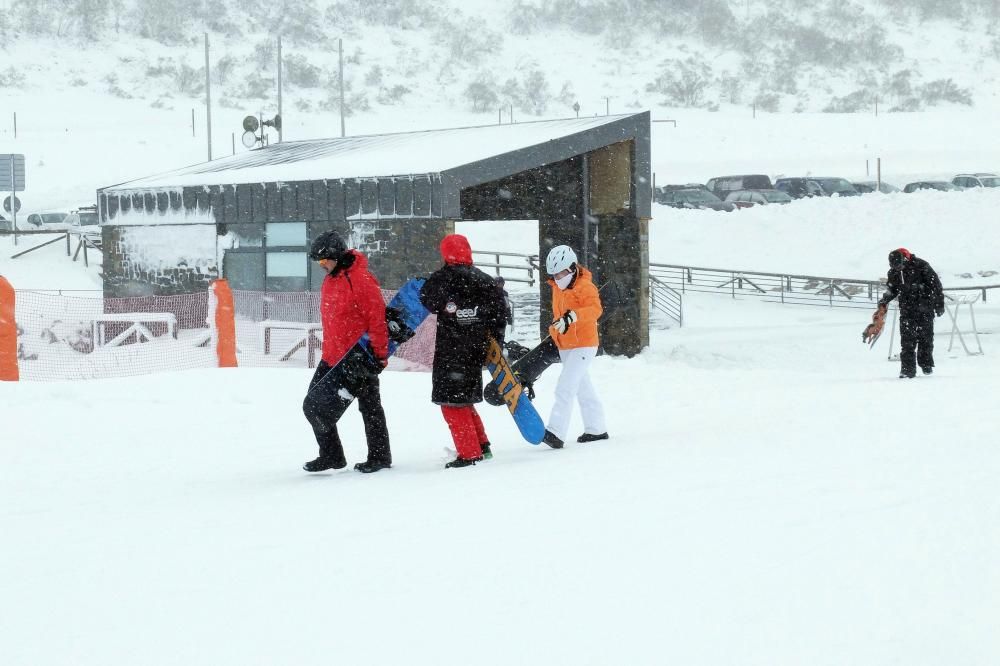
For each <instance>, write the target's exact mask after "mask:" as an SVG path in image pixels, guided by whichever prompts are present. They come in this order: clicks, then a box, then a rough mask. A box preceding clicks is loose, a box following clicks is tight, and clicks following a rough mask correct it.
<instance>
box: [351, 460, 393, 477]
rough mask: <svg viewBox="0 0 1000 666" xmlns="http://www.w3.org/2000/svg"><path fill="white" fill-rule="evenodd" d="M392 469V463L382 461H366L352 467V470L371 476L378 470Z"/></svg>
mask: <svg viewBox="0 0 1000 666" xmlns="http://www.w3.org/2000/svg"><path fill="white" fill-rule="evenodd" d="M390 467H392V463H387V462H385V461H382V460H366V461H365V462H360V463H358V464H357V465H355V466H354V469H356V470H358V471H359V472H361V473H362V474H371V473H372V472H377V471H379V470H380V469H389V468H390Z"/></svg>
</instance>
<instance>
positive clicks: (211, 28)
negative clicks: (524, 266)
mask: <svg viewBox="0 0 1000 666" xmlns="http://www.w3.org/2000/svg"><path fill="white" fill-rule="evenodd" d="M965 1H966V4H967V5H968V6H969V8H970V9H969V10H968V11H966V12H963V13H960V15H961V18H960V19H956V18H954V17H950V16H949V15H948V14H947V13H943V14H942V13H941V12H937V10H936V9H935V8H934V6H933V5H938V4H940V3H929V2H925V1H924V0H912V1H910V2H902V1H896V0H886V1H885V2H881V3H869V5H866V6H861V5H854V4H850V3H848V4H843V3H835V4H836V7H834V6H832V5H829V3H823V2H802V1H801V0H796V1H795V2H792V1H791V0H782V1H781V2H768V3H764V2H762V1H760V0H751V1H750V2H745V0H739V1H736V0H733V1H732V2H728V3H726V2H723V0H715V1H714V2H709V3H693V4H692V3H678V4H677V6H676V7H672V8H671V7H666V6H664V7H661V10H658V9H657V6H658V3H655V2H654V3H648V2H647V3H643V2H630V3H625V5H627V7H628V11H627V12H625V13H622V12H618V13H615V12H612V11H610V9H609V8H614V7H617V5H616V3H618V2H619V0H600V1H598V0H594V2H582V1H581V2H577V1H575V0H567V1H565V2H562V4H559V3H556V2H554V1H552V0H532V1H523V2H504V3H495V2H486V1H485V0H477V1H475V2H465V1H463V2H458V0H437V1H436V2H434V1H429V2H424V3H415V2H409V1H405V0H398V1H395V2H383V3H365V2H355V1H354V0H350V1H347V0H344V1H342V2H339V3H331V2H328V1H326V0H323V1H317V2H306V1H305V0H300V1H296V2H291V1H290V2H285V3H281V5H280V7H275V6H271V5H270V4H268V3H257V4H259V5H260V6H256V5H253V3H245V2H244V3H242V4H240V3H234V2H228V1H227V0H213V2H209V3H204V4H202V5H199V6H197V7H193V8H189V9H191V11H189V12H187V13H185V14H183V15H182V19H183V20H181V19H178V20H177V21H174V22H172V23H171V22H169V21H166V22H165V21H163V20H160V19H162V18H163V16H169V15H170V14H169V11H172V10H173V9H177V7H174V5H177V6H178V7H180V5H182V4H183V3H179V2H166V1H163V2H161V1H159V0H158V1H157V2H152V1H151V0H150V1H147V0H134V1H132V0H130V1H126V2H123V3H112V4H113V5H114V7H112V8H111V9H109V10H108V11H109V12H110V13H109V14H108V15H107V17H106V20H105V21H104V22H103V23H101V24H100V27H101V32H100V39H97V38H90V39H88V38H84V37H82V36H81V35H83V34H86V33H87V30H88V29H89V28H87V27H86V26H87V24H86V23H85V22H84V21H83V19H82V18H80V15H78V14H72V20H67V21H64V22H62V23H58V25H57V22H56V19H57V17H59V16H61V15H62V13H63V12H65V11H69V10H68V9H67V8H73V7H76V6H77V4H79V5H80V6H79V8H78V9H80V11H83V9H86V7H84V4H83V3H72V2H71V3H62V4H59V5H58V6H56V5H52V7H50V9H51V11H50V13H49V14H45V13H44V12H43V13H40V14H38V15H37V16H36V15H32V17H28V18H31V20H30V21H28V18H26V17H25V16H24V15H23V11H24V7H27V6H31V5H36V6H37V8H39V9H43V8H44V6H47V5H44V2H39V3H14V4H15V5H17V9H18V11H15V12H12V13H11V15H10V17H9V18H10V20H9V21H8V22H7V25H6V39H4V41H3V44H2V46H0V49H2V50H0V53H2V54H3V61H4V66H3V67H0V87H2V91H3V95H2V99H3V101H2V106H0V151H3V152H18V153H24V154H25V155H26V156H27V158H28V183H29V186H28V191H26V192H25V193H24V194H23V196H22V199H23V200H24V203H25V210H26V212H28V211H30V210H37V209H44V208H55V207H63V206H75V205H79V204H81V203H87V202H92V200H93V192H94V190H95V189H97V188H98V187H102V186H106V185H109V184H113V183H117V182H122V181H124V180H128V179H130V178H134V177H137V176H141V175H145V174H148V173H155V172H159V171H164V170H168V169H172V168H176V167H178V166H182V165H186V164H192V163H195V162H200V161H204V160H205V159H206V158H207V154H208V151H207V148H206V145H205V131H206V128H205V109H204V98H203V94H202V92H203V86H204V77H203V71H204V70H203V67H204V50H203V43H202V41H201V40H202V34H203V32H205V31H206V30H207V32H208V33H209V36H210V39H211V57H210V60H211V63H212V71H213V80H214V82H213V138H214V141H213V147H212V148H213V149H212V152H213V155H214V156H219V155H225V154H229V153H230V152H232V150H233V142H234V140H235V142H236V148H235V150H237V151H242V150H244V149H243V147H242V146H241V145H240V144H239V136H240V134H241V133H242V129H241V120H242V118H243V117H244V116H245V115H247V114H255V113H258V112H262V113H263V114H264V115H266V116H271V115H273V114H274V113H275V112H276V111H277V98H276V72H275V71H274V69H275V64H274V63H275V61H276V52H275V39H274V34H273V33H274V32H275V31H276V30H278V29H279V28H280V30H282V31H284V35H285V40H284V56H285V61H286V71H285V75H284V92H285V95H284V100H283V107H284V108H283V111H284V117H285V121H286V131H285V138H286V139H304V138H311V137H318V136H335V135H337V134H338V133H339V127H340V120H339V115H338V113H339V98H338V96H337V92H336V79H337V77H336V71H337V66H336V65H337V60H338V54H337V43H336V39H337V38H338V37H343V38H344V40H345V56H346V58H345V79H346V85H347V94H346V99H347V105H348V107H349V108H348V114H349V117H348V118H347V120H346V123H347V131H348V133H351V134H359V133H375V132H388V131H398V130H406V129H414V128H421V129H424V128H433V127H445V126H455V125H469V124H483V123H491V122H497V121H498V120H499V121H502V122H510V120H511V117H510V110H511V109H513V113H514V120H515V121H526V120H530V119H535V118H552V117H565V116H569V115H572V114H573V113H574V112H573V110H572V105H573V104H574V103H577V102H578V103H579V104H580V107H581V108H580V113H581V114H583V115H591V114H603V113H605V111H606V110H607V109H610V110H611V111H612V112H614V113H621V112H628V111H633V110H642V109H652V110H653V116H654V118H656V119H672V120H677V121H678V126H677V127H676V128H674V127H672V126H671V125H669V124H660V125H656V126H655V127H656V131H655V137H654V161H655V164H654V170H655V171H656V172H657V175H658V178H659V181H658V182H661V183H665V182H678V181H681V182H683V181H691V180H697V181H701V182H704V180H705V179H707V178H709V177H712V176H715V175H720V171H721V172H728V173H741V172H747V171H750V172H763V173H769V174H771V175H777V174H786V175H796V174H803V173H813V174H818V173H821V172H822V173H827V174H830V175H843V176H847V177H854V176H859V175H864V168H865V161H866V160H868V161H869V170H871V171H873V170H874V160H875V158H877V157H881V158H882V159H883V160H884V162H883V168H884V173H885V175H886V177H887V178H888V179H890V180H891V179H893V178H895V179H896V180H897V181H902V180H906V179H909V178H910V176H911V175H917V174H933V175H938V176H950V175H953V174H954V173H956V172H958V171H979V170H995V169H998V168H1000V165H998V162H1000V160H998V157H997V156H998V155H1000V138H998V137H997V133H996V132H994V131H992V128H993V126H994V124H995V120H994V119H995V114H996V110H997V109H998V108H1000V102H998V99H997V97H996V93H995V86H994V85H992V83H993V82H994V81H995V80H996V77H997V75H998V73H1000V61H998V60H997V53H1000V47H998V46H997V44H1000V42H998V41H997V40H998V38H997V37H996V30H997V28H996V26H997V23H996V19H997V16H996V14H995V8H994V10H990V8H989V7H988V6H987V5H983V6H982V7H980V6H979V5H975V3H974V1H973V0H965ZM620 2H625V0H620ZM99 4H100V3H97V4H96V5H94V6H95V7H96V6H97V5H99ZM194 4H197V3H192V6H193V5H194ZM625 5H623V6H625ZM689 5H690V6H689ZM695 5H697V6H699V7H702V10H700V11H701V13H699V11H696V10H694V9H692V7H693V6H695ZM973 5H975V7H973ZM963 6H965V5H963ZM247 7H251V8H252V9H251V10H247V9H246V8H247ZM331 7H332V9H331ZM140 9H141V10H142V11H141V12H139V13H137V12H138V10H140ZM709 9H711V11H709ZM154 10H156V11H160V12H167V13H166V14H162V15H161V14H157V13H155V11H154ZM557 10H558V11H557ZM73 11H76V10H73ZM19 12H20V13H19ZM150 12H152V13H150ZM199 12H207V13H206V14H204V16H202V14H200V13H199ZM601 12H604V13H601ZM46 17H48V19H47V20H48V21H49V23H46V22H45V19H46ZM157 17H159V18H157ZM310 17H311V18H310ZM602 17H603V18H602ZM642 17H645V18H646V19H648V20H639V19H640V18H642ZM154 19H156V20H154ZM633 20H634V24H633V23H629V24H627V25H626V23H627V22H628V21H633ZM26 21H27V22H26ZM623 21H624V22H626V23H623ZM26 25H30V26H33V27H31V28H30V29H28V28H26V27H24V26H26ZM46 26H47V27H46ZM275 26H278V28H276V27H275ZM723 28H725V29H724V30H723ZM57 29H59V30H62V31H63V32H62V33H60V34H59V35H57V34H56V31H57ZM623 30H625V31H626V32H627V34H626V35H623V34H622V31H623ZM176 31H180V32H178V33H177V34H174V33H175V32H176ZM873 31H874V32H873ZM143 35H146V36H143ZM866 35H867V36H866ZM837 40H842V41H841V42H838V41H837ZM843 40H847V41H843ZM851 40H854V41H851ZM866 40H867V41H866ZM855 42H857V43H855ZM866 49H867V51H866ZM872 49H875V51H877V53H878V54H882V55H880V56H879V58H881V59H880V60H879V59H878V58H876V57H875V55H874V54H873V53H869V54H868V55H867V56H865V53H867V52H868V51H871V50H872ZM885 53H888V54H889V55H888V57H884V56H885ZM831 54H833V55H831ZM859 54H860V55H859ZM834 56H836V57H834ZM865 57H867V58H868V60H864V58H865ZM858 58H861V59H862V60H860V61H858ZM689 61H693V62H695V63H699V66H702V65H703V66H706V67H709V68H710V70H711V71H710V72H709V73H705V72H704V71H701V70H698V71H695V72H694V74H692V75H691V76H696V77H700V78H698V80H699V81H702V82H703V83H704V84H705V85H704V86H702V87H700V88H698V89H699V90H700V92H699V93H698V94H699V95H700V96H701V98H702V100H703V102H704V103H691V104H687V103H682V102H681V101H678V100H676V99H672V100H665V93H664V92H663V91H664V90H667V89H669V90H673V91H675V92H676V91H677V90H682V91H683V90H685V89H686V88H685V85H688V84H691V81H690V80H688V79H684V77H685V76H687V75H686V74H684V72H685V71H686V69H685V67H688V66H689V65H688V64H685V63H688V62H689ZM793 65H794V66H793ZM691 67H693V65H691ZM696 69H697V68H696ZM665 73H672V74H673V75H676V77H680V78H679V79H678V80H670V81H668V80H664V79H663V76H664V74H665ZM668 78H669V77H668ZM940 79H953V80H954V82H955V85H957V86H959V87H960V88H968V89H969V91H970V93H969V94H970V95H971V100H972V101H974V103H975V104H974V106H971V107H970V106H965V105H963V104H952V103H946V102H942V103H940V104H925V105H923V107H922V108H925V109H928V111H926V112H924V113H892V114H887V113H886V112H887V110H888V109H890V108H892V107H894V106H896V107H900V108H907V109H910V108H917V107H916V106H914V105H912V104H906V103H905V102H906V99H907V95H910V96H912V95H917V96H920V95H923V94H924V92H921V91H922V90H923V88H922V86H926V85H928V84H929V83H930V82H932V81H935V80H940ZM685 81H686V83H685ZM657 82H659V83H657ZM473 84H478V85H479V87H478V88H477V87H475V86H474V85H473ZM699 85H700V84H699ZM470 86H471V88H470ZM650 86H652V87H651V88H650ZM696 87H697V86H696ZM470 90H471V92H470ZM484 90H485V91H486V92H483V91H484ZM942 90H943V89H942ZM476 91H479V92H476ZM859 91H861V92H860V93H859ZM925 92H926V91H925ZM937 92H938V93H940V92H941V90H938V91H937ZM487 93H488V94H487ZM684 94H687V93H684ZM928 94H929V93H928ZM935 94H936V93H935ZM477 95H478V96H477ZM852 95H854V97H856V98H857V99H859V100H861V101H862V102H863V103H861V104H860V106H858V109H857V110H858V111H859V112H858V113H844V114H839V113H819V112H820V111H821V110H823V109H824V108H826V107H827V106H828V104H829V103H830V101H831V100H832V99H834V98H848V97H851V96H852ZM683 96H684V95H682V97H683ZM876 96H878V97H879V99H880V100H881V103H880V104H881V114H880V115H879V117H877V118H876V117H875V115H874V101H875V97H876ZM480 97H482V99H480ZM775 99H776V100H777V101H776V102H775V101H774V100H775ZM476 100H480V101H479V102H477V101H476ZM755 100H756V102H755ZM768 100H770V101H768ZM665 101H666V106H664V105H663V104H664V102H665ZM709 102H710V103H711V104H712V105H716V104H717V105H718V109H719V110H718V112H715V113H713V112H710V111H707V110H705V107H706V105H707V104H708V103H709ZM772 102H773V103H772ZM755 103H756V106H757V114H756V115H757V117H756V118H754V117H753V115H754V114H753V111H752V106H753V104H755ZM476 104H479V106H480V108H481V112H476V111H475V110H474V106H475V105H476ZM499 107H503V108H504V109H505V110H504V111H502V112H501V113H500V114H499V116H498V109H499ZM838 108H845V109H846V108H847V107H846V106H842V107H838ZM192 110H193V111H194V136H192ZM15 113H16V114H17V126H18V132H17V138H16V140H15V139H14V132H13V125H14V122H13V116H14V114H15ZM276 138H277V137H276V135H274V136H272V140H276Z"/></svg>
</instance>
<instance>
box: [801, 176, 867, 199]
mask: <svg viewBox="0 0 1000 666" xmlns="http://www.w3.org/2000/svg"><path fill="white" fill-rule="evenodd" d="M809 180H812V181H814V182H815V183H816V184H817V185H819V186H820V187H821V188H822V189H823V196H825V197H832V196H838V197H857V196H861V193H860V192H858V191H857V190H856V189H854V186H853V185H851V181H849V180H847V179H846V178H830V177H823V176H817V177H815V178H810V179H809Z"/></svg>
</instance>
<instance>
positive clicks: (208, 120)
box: [205, 32, 212, 162]
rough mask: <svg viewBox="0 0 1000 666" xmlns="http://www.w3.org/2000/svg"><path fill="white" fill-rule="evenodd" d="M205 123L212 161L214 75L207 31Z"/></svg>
mask: <svg viewBox="0 0 1000 666" xmlns="http://www.w3.org/2000/svg"><path fill="white" fill-rule="evenodd" d="M205 125H206V129H207V135H208V136H207V140H208V161H209V162H211V161H212V77H211V70H210V69H209V64H208V33H207V32H206V33H205Z"/></svg>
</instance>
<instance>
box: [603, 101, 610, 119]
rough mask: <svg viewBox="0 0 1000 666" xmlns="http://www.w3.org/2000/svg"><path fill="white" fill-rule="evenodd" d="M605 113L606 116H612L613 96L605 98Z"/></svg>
mask: <svg viewBox="0 0 1000 666" xmlns="http://www.w3.org/2000/svg"><path fill="white" fill-rule="evenodd" d="M604 115H606V116H610V115H611V98H610V97H605V98H604Z"/></svg>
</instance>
